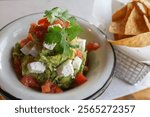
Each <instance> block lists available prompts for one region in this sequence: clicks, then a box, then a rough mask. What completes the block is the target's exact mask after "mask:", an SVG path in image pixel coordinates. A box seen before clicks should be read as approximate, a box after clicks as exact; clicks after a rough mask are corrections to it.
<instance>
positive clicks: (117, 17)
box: [109, 3, 133, 35]
mask: <svg viewBox="0 0 150 117" xmlns="http://www.w3.org/2000/svg"><path fill="white" fill-rule="evenodd" d="M132 9H133V5H132V4H130V3H129V4H127V5H126V6H125V7H123V8H122V9H120V10H119V11H117V12H116V13H114V15H113V16H112V23H111V25H110V27H109V32H111V33H115V34H122V35H123V34H124V31H125V25H126V22H127V20H128V17H129V15H130V13H131V11H132Z"/></svg>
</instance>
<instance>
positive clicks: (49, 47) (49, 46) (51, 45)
mask: <svg viewBox="0 0 150 117" xmlns="http://www.w3.org/2000/svg"><path fill="white" fill-rule="evenodd" d="M43 46H44V47H45V48H46V49H48V50H53V49H54V47H55V46H56V43H52V44H46V43H45V42H44V43H43Z"/></svg>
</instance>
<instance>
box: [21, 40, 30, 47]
mask: <svg viewBox="0 0 150 117" xmlns="http://www.w3.org/2000/svg"><path fill="white" fill-rule="evenodd" d="M27 43H28V40H27V39H22V40H21V41H20V46H21V47H23V46H25V45H26V44H27Z"/></svg>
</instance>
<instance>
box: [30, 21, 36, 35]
mask: <svg viewBox="0 0 150 117" xmlns="http://www.w3.org/2000/svg"><path fill="white" fill-rule="evenodd" d="M36 27H37V24H35V23H32V24H31V25H30V29H29V33H33V32H34V31H35V28H36Z"/></svg>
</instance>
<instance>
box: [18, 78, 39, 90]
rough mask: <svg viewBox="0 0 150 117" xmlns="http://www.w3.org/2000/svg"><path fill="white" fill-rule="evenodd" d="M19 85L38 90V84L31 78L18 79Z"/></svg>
mask: <svg viewBox="0 0 150 117" xmlns="http://www.w3.org/2000/svg"><path fill="white" fill-rule="evenodd" d="M20 81H21V83H22V84H23V85H25V86H27V87H31V88H34V89H38V88H39V84H38V82H37V80H36V79H35V78H33V77H32V76H24V77H22V78H21V79H20Z"/></svg>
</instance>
